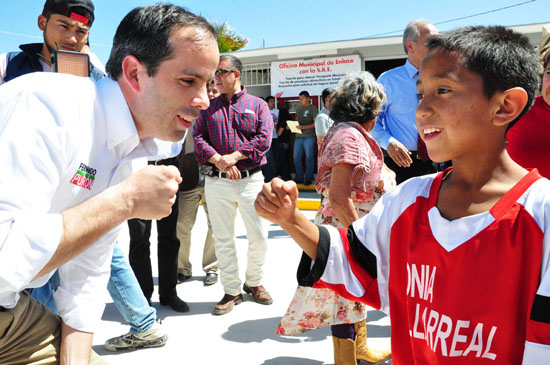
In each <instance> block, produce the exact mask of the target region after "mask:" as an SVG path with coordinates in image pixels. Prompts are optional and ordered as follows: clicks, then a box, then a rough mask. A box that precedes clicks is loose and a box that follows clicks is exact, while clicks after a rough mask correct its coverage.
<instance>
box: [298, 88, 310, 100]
mask: <svg viewBox="0 0 550 365" xmlns="http://www.w3.org/2000/svg"><path fill="white" fill-rule="evenodd" d="M302 95H303V96H305V97H306V98H309V93H308V92H307V91H306V90H304V91H302V92H300V93H299V94H298V96H302Z"/></svg>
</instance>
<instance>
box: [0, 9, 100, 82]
mask: <svg viewBox="0 0 550 365" xmlns="http://www.w3.org/2000/svg"><path fill="white" fill-rule="evenodd" d="M93 22H94V4H93V3H92V2H91V1H90V0H47V1H46V3H45V4H44V10H43V11H42V14H40V15H39V16H38V28H39V29H40V30H41V31H42V32H43V35H44V42H43V43H31V44H22V45H20V46H19V48H20V49H21V52H8V53H4V54H2V55H0V84H3V83H5V82H8V81H10V80H12V79H14V78H16V77H18V76H20V75H23V74H27V73H31V72H37V71H51V54H52V52H53V51H55V50H57V49H60V50H65V51H74V52H81V51H82V48H83V47H84V46H85V45H86V42H87V41H88V36H89V34H90V27H91V26H92V23H93ZM91 75H92V77H93V78H94V79H95V80H98V79H100V78H102V77H103V76H104V74H103V72H102V71H101V70H100V69H98V68H96V67H94V66H92V72H91Z"/></svg>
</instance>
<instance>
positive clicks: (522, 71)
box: [426, 26, 540, 128]
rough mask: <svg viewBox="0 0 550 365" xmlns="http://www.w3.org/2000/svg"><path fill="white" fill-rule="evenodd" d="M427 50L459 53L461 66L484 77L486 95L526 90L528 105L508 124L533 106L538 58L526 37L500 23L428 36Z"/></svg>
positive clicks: (537, 74) (537, 80) (537, 75)
mask: <svg viewBox="0 0 550 365" xmlns="http://www.w3.org/2000/svg"><path fill="white" fill-rule="evenodd" d="M426 47H427V48H428V53H431V52H433V51H434V50H437V49H442V50H445V51H448V52H454V53H456V54H458V55H459V56H460V57H461V59H462V66H463V67H465V68H466V69H467V70H469V71H472V72H475V73H477V74H478V75H480V76H481V79H482V80H483V92H484V94H485V96H487V98H490V97H492V96H493V95H494V94H495V92H497V91H505V90H508V89H511V88H514V87H521V88H523V89H524V90H525V91H526V92H527V97H528V99H527V105H525V108H524V109H523V111H522V112H521V113H520V114H519V115H518V117H517V118H516V119H514V120H513V121H512V122H511V123H510V124H509V125H508V128H510V127H511V126H512V125H513V124H515V123H516V122H517V121H518V120H519V119H520V118H521V117H522V116H523V115H524V114H525V113H526V112H527V111H528V110H529V108H531V106H532V105H533V102H534V100H535V96H536V94H537V91H538V86H539V67H540V66H539V61H538V56H537V53H536V52H535V49H534V47H533V46H532V45H531V44H530V43H529V39H527V37H525V36H524V35H522V34H519V33H517V32H514V31H512V30H510V29H506V28H505V27H502V26H493V27H482V26H475V27H465V28H459V29H455V30H452V31H450V32H448V33H444V34H439V35H434V36H430V37H429V38H428V41H427V42H426Z"/></svg>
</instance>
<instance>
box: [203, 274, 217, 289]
mask: <svg viewBox="0 0 550 365" xmlns="http://www.w3.org/2000/svg"><path fill="white" fill-rule="evenodd" d="M217 282H218V273H215V272H209V273H208V274H206V277H205V278H204V285H206V286H209V285H214V284H216V283H217Z"/></svg>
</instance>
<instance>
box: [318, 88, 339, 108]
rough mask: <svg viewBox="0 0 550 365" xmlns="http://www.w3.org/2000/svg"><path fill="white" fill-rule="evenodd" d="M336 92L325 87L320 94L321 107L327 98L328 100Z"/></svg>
mask: <svg viewBox="0 0 550 365" xmlns="http://www.w3.org/2000/svg"><path fill="white" fill-rule="evenodd" d="M335 92H336V89H335V88H332V87H327V88H326V89H325V90H323V92H322V93H321V99H323V105H324V104H325V103H326V100H327V98H330V97H331V96H333V95H334V93H335Z"/></svg>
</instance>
